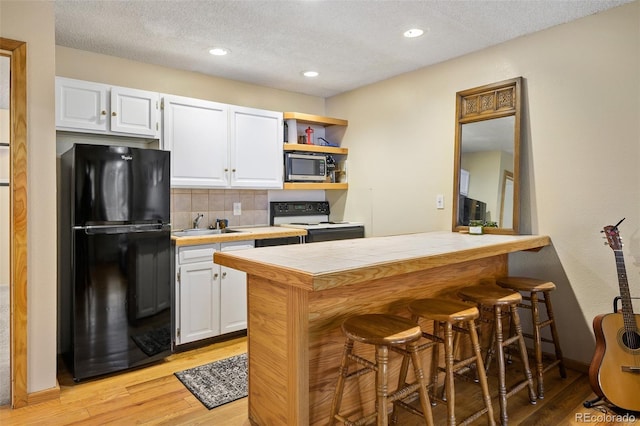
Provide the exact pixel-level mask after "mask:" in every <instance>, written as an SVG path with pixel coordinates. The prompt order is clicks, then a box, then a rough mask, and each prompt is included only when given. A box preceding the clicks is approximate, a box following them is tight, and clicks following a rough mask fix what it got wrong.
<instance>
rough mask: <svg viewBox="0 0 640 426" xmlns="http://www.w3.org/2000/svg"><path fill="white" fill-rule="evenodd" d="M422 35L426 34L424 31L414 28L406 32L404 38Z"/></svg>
mask: <svg viewBox="0 0 640 426" xmlns="http://www.w3.org/2000/svg"><path fill="white" fill-rule="evenodd" d="M422 34H424V31H422V30H421V29H420V28H412V29H410V30H407V31H405V32H404V36H405V37H406V38H415V37H420V36H421V35H422Z"/></svg>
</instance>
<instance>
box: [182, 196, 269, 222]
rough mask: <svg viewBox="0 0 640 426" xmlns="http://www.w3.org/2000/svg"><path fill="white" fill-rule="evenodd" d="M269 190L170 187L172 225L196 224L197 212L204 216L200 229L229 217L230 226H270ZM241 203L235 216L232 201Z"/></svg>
mask: <svg viewBox="0 0 640 426" xmlns="http://www.w3.org/2000/svg"><path fill="white" fill-rule="evenodd" d="M267 192H268V191H266V190H264V191H259V190H227V189H182V188H172V189H171V228H172V229H173V230H174V231H175V230H180V229H188V228H192V227H193V220H194V219H195V218H196V216H197V215H198V214H202V215H204V217H203V218H202V220H201V221H200V228H208V227H209V226H210V225H212V224H214V223H215V221H216V219H227V220H228V221H229V226H268V225H269V203H268V195H267ZM234 203H240V209H241V214H240V215H238V216H234V215H233V204H234Z"/></svg>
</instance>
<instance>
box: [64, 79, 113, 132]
mask: <svg viewBox="0 0 640 426" xmlns="http://www.w3.org/2000/svg"><path fill="white" fill-rule="evenodd" d="M108 97H109V86H106V85H104V84H98V83H91V82H88V81H81V80H72V79H69V78H62V77H56V127H58V128H60V129H61V130H71V131H76V132H86V131H91V132H97V133H101V132H107V130H108V124H109V120H108V119H107V117H108V108H107V102H108Z"/></svg>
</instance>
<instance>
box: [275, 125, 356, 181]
mask: <svg viewBox="0 0 640 426" xmlns="http://www.w3.org/2000/svg"><path fill="white" fill-rule="evenodd" d="M283 117H284V120H285V123H287V125H288V127H291V126H292V125H293V126H295V127H296V131H293V129H289V135H288V139H287V140H286V141H285V144H284V151H285V152H293V151H298V152H312V153H321V154H327V155H331V156H332V157H333V158H334V159H335V161H336V168H335V175H336V178H335V182H330V181H329V182H285V183H284V189H348V188H349V184H348V183H347V163H346V160H347V155H348V153H349V150H348V149H347V148H342V147H341V146H340V144H341V142H342V136H343V135H344V132H345V131H346V128H347V126H348V124H349V122H348V121H347V120H343V119H340V118H332V117H324V116H320V115H313V114H305V113H300V112H285V113H284V115H283ZM308 129H311V131H310V132H309V133H307V130H308ZM285 131H286V130H285ZM307 136H311V139H312V142H313V143H312V144H309V143H307ZM325 141H327V142H328V143H330V144H331V145H327V144H326V143H327V142H325ZM299 142H300V143H299ZM334 145H335V146H334Z"/></svg>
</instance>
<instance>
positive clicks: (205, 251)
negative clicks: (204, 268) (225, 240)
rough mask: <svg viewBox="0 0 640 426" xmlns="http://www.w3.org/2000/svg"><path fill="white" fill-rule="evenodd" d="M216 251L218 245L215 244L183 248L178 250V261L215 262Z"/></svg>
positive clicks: (182, 263) (181, 263)
mask: <svg viewBox="0 0 640 426" xmlns="http://www.w3.org/2000/svg"><path fill="white" fill-rule="evenodd" d="M215 252H216V247H215V246H213V245H209V246H196V247H185V248H181V249H180V251H179V252H178V263H179V264H180V265H184V264H187V263H196V262H212V263H213V253H215Z"/></svg>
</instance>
